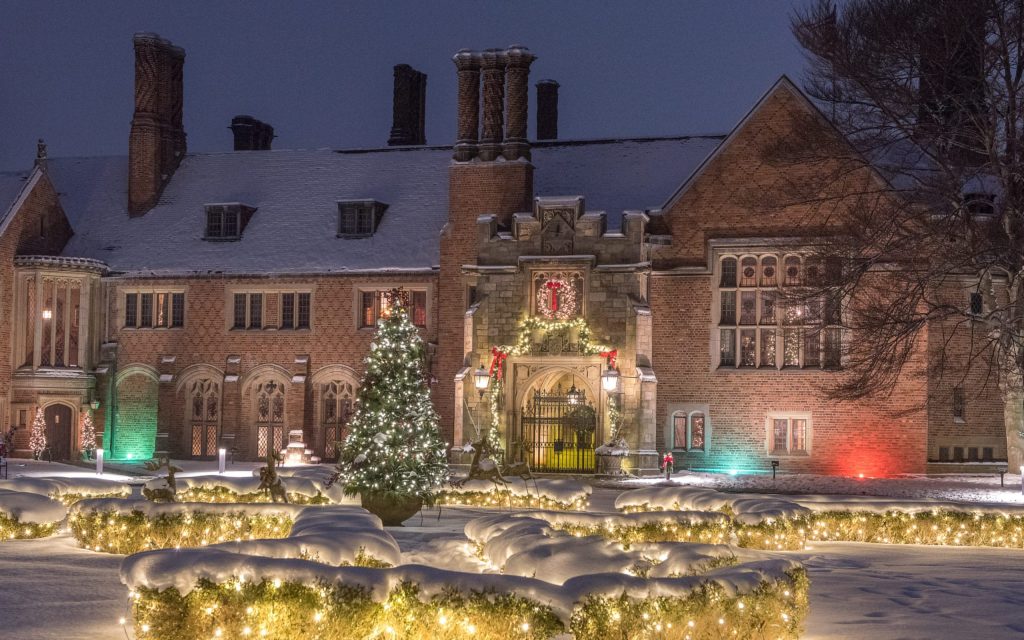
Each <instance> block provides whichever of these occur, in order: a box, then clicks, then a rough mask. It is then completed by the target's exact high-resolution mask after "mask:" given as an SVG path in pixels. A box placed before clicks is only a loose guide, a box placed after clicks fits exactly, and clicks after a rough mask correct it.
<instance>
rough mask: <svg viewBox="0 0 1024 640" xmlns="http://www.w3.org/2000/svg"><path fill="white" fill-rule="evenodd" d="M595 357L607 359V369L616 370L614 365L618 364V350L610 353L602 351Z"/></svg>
mask: <svg viewBox="0 0 1024 640" xmlns="http://www.w3.org/2000/svg"><path fill="white" fill-rule="evenodd" d="M597 355H599V356H601V357H602V358H608V368H609V369H616V368H617V367H616V366H615V364H616V362H618V358H619V350H618V349H612V350H611V351H602V352H600V353H598V354H597Z"/></svg>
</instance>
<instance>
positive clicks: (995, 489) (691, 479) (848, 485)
mask: <svg viewBox="0 0 1024 640" xmlns="http://www.w3.org/2000/svg"><path fill="white" fill-rule="evenodd" d="M663 482H665V478H664V476H651V477H645V478H634V479H631V480H625V481H621V482H604V483H602V486H605V487H622V488H630V489H636V488H639V487H645V486H650V485H656V484H660V483H663ZM1004 482H1005V485H1006V486H1004V487H1000V486H999V475H998V474H987V475H953V474H951V475H941V476H923V475H905V476H897V477H893V478H850V477H844V476H817V475H810V474H792V475H789V474H779V475H778V477H777V478H775V479H773V478H772V477H771V475H770V474H750V475H735V476H733V475H728V474H723V473H696V472H680V473H677V474H675V475H673V476H672V483H673V484H677V485H687V486H696V487H710V488H712V489H718V490H720V491H730V492H747V493H780V494H826V495H855V496H858V495H869V496H885V497H889V498H937V499H940V500H954V501H959V502H1002V503H1010V504H1024V494H1022V493H1021V477H1020V476H1019V475H1011V474H1006V476H1005V477H1004Z"/></svg>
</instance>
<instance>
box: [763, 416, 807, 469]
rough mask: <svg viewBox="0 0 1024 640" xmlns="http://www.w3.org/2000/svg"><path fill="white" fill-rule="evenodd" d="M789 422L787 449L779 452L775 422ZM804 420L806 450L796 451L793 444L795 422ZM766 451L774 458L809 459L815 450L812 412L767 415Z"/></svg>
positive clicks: (765, 422)
mask: <svg viewBox="0 0 1024 640" xmlns="http://www.w3.org/2000/svg"><path fill="white" fill-rule="evenodd" d="M783 419H784V420H787V421H788V424H787V426H786V449H785V450H782V451H777V450H775V448H774V444H775V438H774V434H775V421H776V420H783ZM794 420H804V421H805V422H804V425H805V426H804V448H803V450H799V451H794V450H793V449H792V443H793V421H794ZM764 426H765V451H767V453H768V455H769V456H770V457H773V458H807V457H810V456H811V454H812V452H813V448H814V420H813V417H812V414H811V412H810V411H769V412H768V413H767V414H766V415H765V419H764Z"/></svg>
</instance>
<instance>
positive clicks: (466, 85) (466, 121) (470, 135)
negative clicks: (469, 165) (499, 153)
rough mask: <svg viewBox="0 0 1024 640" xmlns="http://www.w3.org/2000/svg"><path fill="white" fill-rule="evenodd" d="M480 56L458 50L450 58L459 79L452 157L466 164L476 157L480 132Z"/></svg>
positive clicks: (473, 52) (466, 50) (472, 52)
mask: <svg viewBox="0 0 1024 640" xmlns="http://www.w3.org/2000/svg"><path fill="white" fill-rule="evenodd" d="M480 58H481V56H480V54H479V53H477V52H475V51H470V50H469V49H460V50H459V52H458V53H456V54H455V55H454V56H452V62H454V63H455V69H456V72H457V73H458V77H459V107H458V138H457V139H456V141H455V153H454V154H453V157H454V159H455V160H456V161H458V162H468V161H469V160H472V159H473V158H475V157H476V155H477V152H478V147H477V140H478V139H479V132H480V131H479V130H480Z"/></svg>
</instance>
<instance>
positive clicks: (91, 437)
mask: <svg viewBox="0 0 1024 640" xmlns="http://www.w3.org/2000/svg"><path fill="white" fill-rule="evenodd" d="M94 451H96V427H95V426H93V423H92V411H86V412H85V413H83V414H82V453H84V454H85V458H86V459H87V460H92V454H93V452H94Z"/></svg>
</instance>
